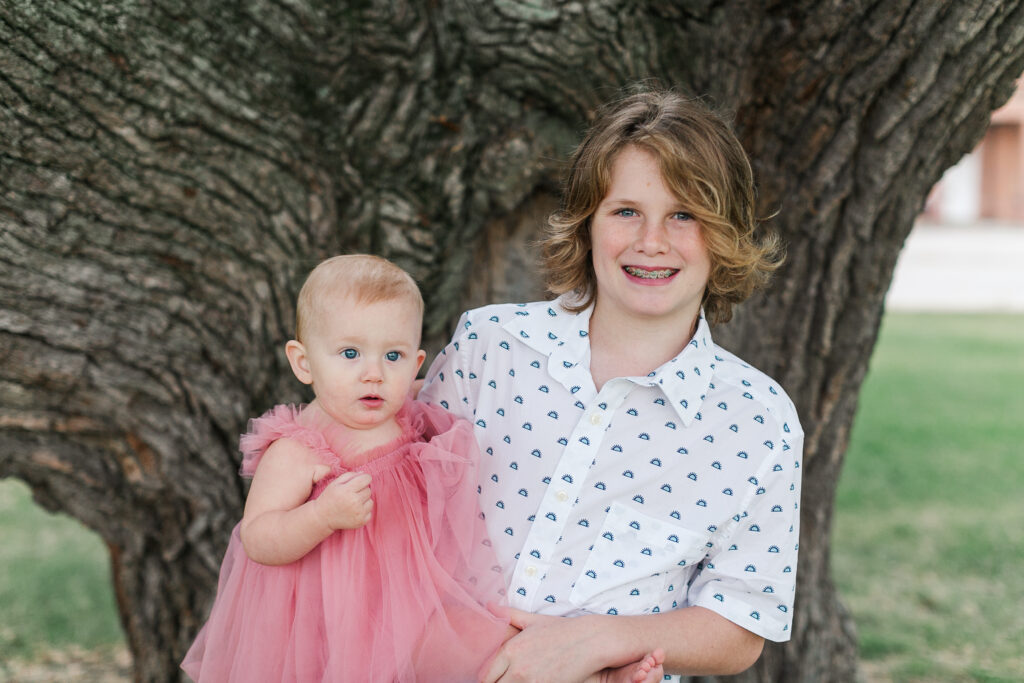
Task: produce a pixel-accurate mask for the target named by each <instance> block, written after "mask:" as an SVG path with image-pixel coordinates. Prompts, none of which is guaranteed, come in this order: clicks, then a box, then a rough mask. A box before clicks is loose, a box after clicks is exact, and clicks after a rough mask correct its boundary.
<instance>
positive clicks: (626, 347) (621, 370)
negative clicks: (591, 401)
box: [589, 310, 697, 391]
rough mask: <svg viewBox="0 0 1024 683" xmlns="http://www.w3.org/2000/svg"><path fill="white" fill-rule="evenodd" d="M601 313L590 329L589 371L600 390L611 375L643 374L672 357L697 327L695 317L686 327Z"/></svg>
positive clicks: (595, 314) (682, 347)
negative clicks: (619, 318) (614, 316)
mask: <svg viewBox="0 0 1024 683" xmlns="http://www.w3.org/2000/svg"><path fill="white" fill-rule="evenodd" d="M598 313H599V312H598V311H597V310H595V311H594V315H593V316H592V317H591V319H590V330H589V339H590V374H591V376H592V377H593V380H594V386H595V387H596V388H597V390H598V391H600V390H601V387H602V386H603V385H604V383H605V382H607V381H608V380H610V379H614V378H616V377H643V376H645V375H647V374H648V373H650V372H652V371H653V370H654V369H656V368H658V367H660V366H661V365H663V364H665V363H667V362H668V361H670V360H672V359H673V358H675V357H676V356H678V355H679V354H680V353H681V352H682V350H683V349H684V348H686V344H687V343H688V342H689V341H690V339H692V338H693V335H694V333H695V332H696V329H697V319H696V318H694V320H693V322H692V323H691V324H690V326H689V327H687V326H685V325H670V324H666V323H665V321H664V320H657V319H644V318H634V319H630V320H628V321H625V320H612V319H610V318H609V317H607V316H601V315H598Z"/></svg>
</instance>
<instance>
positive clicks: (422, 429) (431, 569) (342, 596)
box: [181, 400, 508, 683]
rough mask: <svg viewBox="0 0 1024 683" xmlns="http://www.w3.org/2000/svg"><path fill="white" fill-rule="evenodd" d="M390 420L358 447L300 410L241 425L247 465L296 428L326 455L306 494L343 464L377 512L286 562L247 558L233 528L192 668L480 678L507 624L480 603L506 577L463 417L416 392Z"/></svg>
mask: <svg viewBox="0 0 1024 683" xmlns="http://www.w3.org/2000/svg"><path fill="white" fill-rule="evenodd" d="M397 419H398V422H399V424H400V425H401V427H402V436H401V437H399V438H398V439H396V440H395V441H393V442H391V443H389V444H387V445H385V446H382V447H380V448H377V449H374V450H373V451H371V452H368V453H361V454H346V452H345V445H344V442H345V438H344V431H343V429H340V428H335V429H333V430H332V429H322V428H319V427H318V426H317V425H315V424H312V420H311V419H309V418H308V417H304V415H303V409H302V408H295V407H292V406H284V405H282V406H277V407H276V408H274V409H272V410H270V411H269V412H267V413H266V414H265V415H263V416H262V417H260V418H258V419H256V420H253V421H252V422H251V423H250V431H249V433H248V434H245V435H244V436H243V437H242V441H241V448H242V452H243V455H244V458H243V462H242V474H243V476H245V475H247V476H252V474H253V472H255V470H256V465H257V464H258V462H259V459H260V457H261V456H262V455H263V453H264V451H265V450H266V449H267V447H268V446H269V445H270V444H271V443H273V442H274V441H276V440H277V439H281V438H290V439H295V440H297V441H299V442H301V443H303V444H305V445H306V446H308V447H309V448H310V449H312V450H313V451H314V452H315V453H316V454H318V455H319V456H320V458H321V459H322V462H323V463H324V464H327V465H330V467H331V473H330V475H329V476H328V477H327V478H325V479H324V480H321V481H320V482H318V483H317V484H316V486H315V487H314V489H313V491H312V493H311V495H310V498H311V499H312V498H315V497H316V496H318V495H320V493H321V492H322V491H323V489H324V488H325V487H326V486H327V485H328V484H329V483H330V482H331V481H333V480H334V479H335V478H336V477H337V476H338V475H339V474H341V473H342V472H345V471H347V470H349V469H353V470H357V471H361V472H367V473H369V474H370V475H371V476H372V477H373V481H372V483H371V485H370V488H371V492H372V496H373V502H374V515H373V518H372V520H371V521H370V523H369V524H367V525H366V526H364V527H362V528H360V529H347V530H340V531H336V532H335V533H333V534H332V535H331V536H329V537H328V538H326V539H325V540H324V541H322V542H321V543H320V545H318V546H317V547H316V548H314V549H313V550H312V551H310V552H309V553H307V554H306V555H305V556H304V557H302V558H301V559H299V560H297V561H295V562H292V563H291V564H287V565H281V566H267V565H262V564H259V563H257V562H254V561H252V560H250V559H249V557H248V556H247V555H246V554H245V550H244V549H243V548H242V543H241V540H240V538H239V533H238V527H237V526H236V527H235V529H234V531H233V532H232V534H231V540H230V542H229V544H228V549H227V552H226V554H225V556H224V562H223V564H222V566H221V571H220V580H219V583H218V585H217V597H216V600H215V601H214V605H213V608H212V611H211V613H210V618H209V619H208V621H207V622H206V625H205V626H204V627H203V629H202V630H201V631H200V632H199V635H198V636H197V637H196V640H195V642H194V643H193V644H192V647H191V648H190V649H189V651H188V653H187V654H186V656H185V660H184V661H183V662H182V665H181V666H182V668H183V669H184V670H185V672H186V673H187V674H188V675H189V676H191V677H192V679H193V680H195V681H201V682H204V683H205V682H206V681H211V682H213V681H215V682H216V683H225V682H230V681H237V682H245V683H253V682H259V681H275V682H276V681H295V682H296V683H310V682H313V681H336V682H346V683H348V682H354V681H382V682H385V683H390V682H391V681H403V682H405V681H421V682H422V681H439V682H440V681H444V682H448V681H475V680H478V678H477V676H478V672H479V670H480V668H481V667H482V666H483V665H484V664H485V663H486V662H487V661H488V660H489V658H490V657H491V655H492V654H493V653H494V651H495V650H496V649H497V647H498V646H499V645H500V644H501V642H502V639H503V637H504V634H505V629H506V625H507V623H508V622H507V619H503V618H500V617H497V616H495V615H494V614H493V613H492V611H490V610H488V609H487V607H486V606H487V605H499V606H500V605H503V604H505V599H504V588H505V586H504V582H503V580H502V578H501V574H500V570H499V569H498V567H497V562H496V560H495V557H494V554H493V551H492V550H491V547H490V543H489V541H488V540H487V536H486V531H485V530H484V523H483V520H482V517H481V515H480V510H479V506H478V503H477V494H476V487H477V481H476V465H475V463H476V458H477V456H478V453H477V450H476V443H475V440H474V439H473V434H472V428H471V426H470V425H469V424H468V423H467V422H465V421H461V420H456V419H455V418H453V417H452V416H451V415H450V414H449V413H448V412H447V411H445V410H443V409H441V408H438V407H436V406H431V405H427V404H423V403H420V402H418V401H412V400H410V401H408V402H407V403H406V405H405V406H404V407H403V408H402V410H401V411H399V413H398V415H397ZM345 463H347V464H348V466H346V464H345ZM354 463H361V464H354ZM492 609H493V608H492ZM499 611H501V610H499Z"/></svg>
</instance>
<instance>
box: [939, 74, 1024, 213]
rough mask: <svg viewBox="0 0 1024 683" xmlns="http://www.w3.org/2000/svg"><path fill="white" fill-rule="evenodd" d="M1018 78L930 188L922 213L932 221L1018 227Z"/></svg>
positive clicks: (1022, 203) (1023, 179)
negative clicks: (971, 146)
mask: <svg viewBox="0 0 1024 683" xmlns="http://www.w3.org/2000/svg"><path fill="white" fill-rule="evenodd" d="M1022 84H1024V77H1022V78H1021V79H1020V80H1018V81H1017V91H1016V92H1015V93H1014V94H1013V97H1011V98H1010V101H1009V102H1007V103H1006V104H1005V105H1004V106H1003V107H1002V108H1001V109H999V110H997V111H996V112H995V113H993V114H992V125H991V126H990V127H989V129H988V132H987V133H986V134H985V137H984V139H983V140H982V141H981V143H980V144H979V145H978V146H977V147H976V148H975V150H974V151H973V152H971V153H970V154H968V155H967V156H965V157H964V158H963V159H961V160H960V162H959V163H958V164H957V165H956V166H954V167H953V168H951V169H949V170H948V171H947V172H946V174H945V175H944V176H943V177H942V180H941V181H939V183H938V184H937V185H936V186H935V188H934V189H933V190H932V193H931V195H929V197H928V202H927V203H926V205H925V211H924V215H923V217H924V218H925V219H927V220H930V221H934V222H938V223H974V222H977V221H979V220H982V221H1000V222H1006V223H1016V224H1018V225H1021V226H1022V227H1024V87H1022Z"/></svg>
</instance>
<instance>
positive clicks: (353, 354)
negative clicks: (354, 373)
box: [341, 349, 359, 360]
mask: <svg viewBox="0 0 1024 683" xmlns="http://www.w3.org/2000/svg"><path fill="white" fill-rule="evenodd" d="M341 353H342V355H343V356H345V358H348V359H349V360H351V359H353V358H356V357H357V356H358V355H359V352H358V351H356V350H355V349H345V350H344V351H342V352H341Z"/></svg>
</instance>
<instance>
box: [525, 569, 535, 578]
mask: <svg viewBox="0 0 1024 683" xmlns="http://www.w3.org/2000/svg"><path fill="white" fill-rule="evenodd" d="M526 575H527V576H536V575H537V568H536V567H527V568H526Z"/></svg>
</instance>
